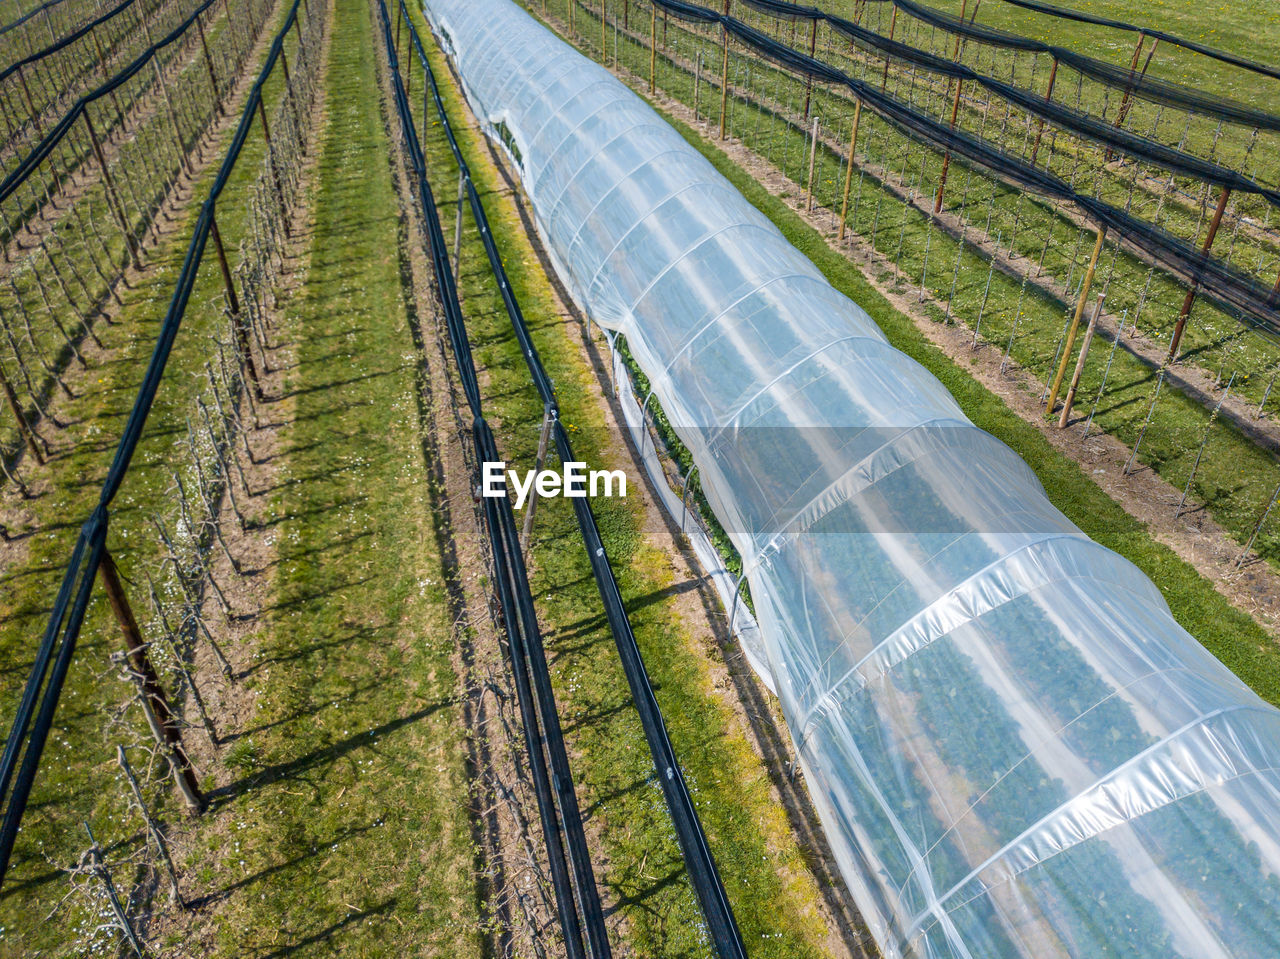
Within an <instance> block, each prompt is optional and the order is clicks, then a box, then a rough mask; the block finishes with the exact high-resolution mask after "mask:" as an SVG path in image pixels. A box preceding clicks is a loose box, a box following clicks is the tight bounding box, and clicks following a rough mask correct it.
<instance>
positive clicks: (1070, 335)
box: [1044, 227, 1107, 415]
mask: <svg viewBox="0 0 1280 959" xmlns="http://www.w3.org/2000/svg"><path fill="white" fill-rule="evenodd" d="M1106 235H1107V231H1106V229H1105V228H1104V227H1098V238H1097V240H1095V241H1094V244H1093V255H1092V256H1090V257H1089V268H1088V269H1087V270H1085V274H1084V280H1083V281H1082V282H1081V284H1080V297H1079V299H1077V300H1076V314H1075V316H1074V317H1073V318H1072V320H1071V327H1070V329H1068V330H1067V342H1066V345H1065V346H1064V347H1063V349H1062V360H1061V362H1059V363H1058V372H1057V373H1056V374H1054V377H1053V386H1052V387H1051V388H1050V389H1049V401H1048V403H1046V404H1045V408H1044V411H1045V415H1050V414H1052V413H1053V408H1054V407H1055V406H1057V405H1058V391H1059V390H1060V389H1062V378H1063V377H1064V376H1066V375H1067V362H1068V361H1069V360H1070V359H1071V348H1072V347H1073V346H1075V342H1076V334H1077V333H1078V332H1079V330H1080V318H1081V317H1082V316H1084V305H1085V303H1086V302H1087V301H1088V299H1089V287H1090V286H1091V285H1092V284H1093V273H1094V270H1095V269H1097V266H1098V255H1099V254H1100V253H1101V252H1102V240H1103V237H1105V236H1106Z"/></svg>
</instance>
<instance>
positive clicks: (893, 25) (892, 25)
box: [880, 3, 898, 93]
mask: <svg viewBox="0 0 1280 959" xmlns="http://www.w3.org/2000/svg"><path fill="white" fill-rule="evenodd" d="M897 27H898V5H897V4H896V3H895V4H894V5H893V14H892V15H891V16H890V17H889V39H890V40H892V39H893V31H894V30H896V29H897ZM888 85H889V55H888V54H885V57H884V76H883V77H881V78H880V91H881V92H882V93H883V92H884V89H885V87H887V86H888Z"/></svg>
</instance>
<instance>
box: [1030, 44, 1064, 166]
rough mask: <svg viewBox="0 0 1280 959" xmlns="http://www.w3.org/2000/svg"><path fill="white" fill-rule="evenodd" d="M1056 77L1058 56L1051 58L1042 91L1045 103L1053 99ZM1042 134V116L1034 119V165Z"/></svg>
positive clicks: (1032, 155)
mask: <svg viewBox="0 0 1280 959" xmlns="http://www.w3.org/2000/svg"><path fill="white" fill-rule="evenodd" d="M1057 79H1058V58H1057V57H1054V58H1053V66H1052V67H1050V68H1049V86H1048V88H1047V89H1046V90H1045V91H1044V100H1045V103H1048V102H1049V101H1050V100H1052V99H1053V84H1054V81H1055V80H1057ZM1042 136H1044V117H1038V118H1037V119H1036V142H1035V143H1034V144H1033V145H1032V147H1031V165H1032V166H1035V165H1036V154H1037V153H1039V152H1040V138H1041V137H1042Z"/></svg>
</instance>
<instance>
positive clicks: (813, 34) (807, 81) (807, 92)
mask: <svg viewBox="0 0 1280 959" xmlns="http://www.w3.org/2000/svg"><path fill="white" fill-rule="evenodd" d="M817 49H818V18H817V17H814V18H813V20H811V21H810V22H809V57H810V59H812V58H813V55H814V53H815V52H816V51H817ZM812 99H813V77H805V78H804V113H802V114H801V116H803V117H804V118H805V119H806V120H807V119H809V103H810V101H811V100H812Z"/></svg>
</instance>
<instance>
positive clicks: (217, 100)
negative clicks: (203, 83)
mask: <svg viewBox="0 0 1280 959" xmlns="http://www.w3.org/2000/svg"><path fill="white" fill-rule="evenodd" d="M196 32H197V33H199V34H200V46H201V48H202V49H203V50H204V65H205V67H206V69H208V71H209V86H210V87H212V88H213V105H214V108H215V109H216V110H217V111H218V115H219V116H223V115H225V113H226V111H225V110H224V109H223V105H222V93H221V92H220V91H219V90H218V75H217V74H216V73H214V72H213V57H211V56H210V55H209V43H208V41H206V40H205V38H204V24H202V23H201V22H200V17H199V16H198V15H197V16H196Z"/></svg>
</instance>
